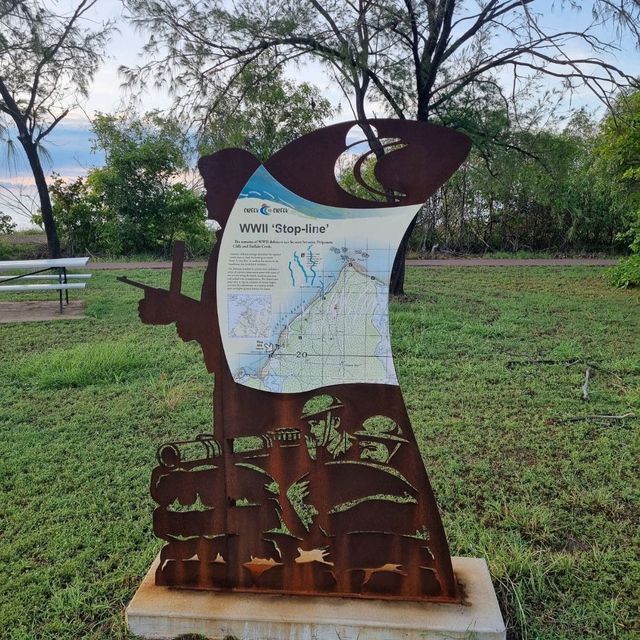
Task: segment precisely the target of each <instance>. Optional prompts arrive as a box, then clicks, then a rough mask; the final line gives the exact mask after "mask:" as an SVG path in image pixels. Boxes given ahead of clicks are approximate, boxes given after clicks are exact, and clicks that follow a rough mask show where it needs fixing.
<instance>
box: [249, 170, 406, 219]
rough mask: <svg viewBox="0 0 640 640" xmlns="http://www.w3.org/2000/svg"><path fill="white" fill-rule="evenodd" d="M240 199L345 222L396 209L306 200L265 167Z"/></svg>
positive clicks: (379, 216) (256, 173) (255, 174)
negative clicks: (327, 203)
mask: <svg viewBox="0 0 640 640" xmlns="http://www.w3.org/2000/svg"><path fill="white" fill-rule="evenodd" d="M239 198H257V199H261V200H270V201H271V202H274V203H277V204H279V205H283V206H285V207H289V208H291V209H295V210H296V211H298V212H299V213H301V214H302V215H305V216H308V217H310V218H324V219H330V220H344V219H347V218H381V217H382V216H388V215H390V214H393V212H394V210H395V207H389V208H377V209H376V208H372V209H349V208H343V207H329V206H327V205H324V204H318V203H317V202H312V201H311V200H306V199H305V198H302V197H301V196H299V195H297V194H296V193H294V192H293V191H290V190H289V189H287V188H286V187H284V186H282V185H281V184H280V183H279V182H278V181H277V180H276V179H275V178H274V177H273V176H272V175H271V174H270V173H269V172H268V171H267V170H266V169H265V167H263V166H260V167H258V168H257V169H256V171H255V173H254V174H253V175H252V176H251V178H249V181H248V182H247V184H246V185H245V186H244V187H243V188H242V191H241V192H240V196H239Z"/></svg>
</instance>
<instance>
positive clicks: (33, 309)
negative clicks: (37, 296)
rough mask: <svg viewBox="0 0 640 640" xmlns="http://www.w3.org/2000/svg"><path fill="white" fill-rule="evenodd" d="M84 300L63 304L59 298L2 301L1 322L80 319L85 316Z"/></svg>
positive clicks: (0, 308) (0, 309) (0, 304)
mask: <svg viewBox="0 0 640 640" xmlns="http://www.w3.org/2000/svg"><path fill="white" fill-rule="evenodd" d="M84 308H85V303H84V300H70V301H69V304H63V305H62V313H60V303H59V302H58V301H57V300H46V301H40V300H38V301H34V300H23V301H21V302H0V324H9V323H12V322H16V323H19V322H42V321H49V320H80V319H81V318H84V317H85V315H84Z"/></svg>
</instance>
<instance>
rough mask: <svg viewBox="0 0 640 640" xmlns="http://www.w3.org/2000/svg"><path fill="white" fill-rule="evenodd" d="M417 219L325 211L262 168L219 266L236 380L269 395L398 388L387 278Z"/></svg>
mask: <svg viewBox="0 0 640 640" xmlns="http://www.w3.org/2000/svg"><path fill="white" fill-rule="evenodd" d="M415 211H416V207H397V208H393V209H357V210H342V209H337V208H334V207H326V206H323V205H319V204H316V203H312V202H308V201H305V200H302V199H301V198H299V197H298V196H296V195H295V194H292V193H291V192H288V191H287V190H286V189H284V188H283V187H282V186H281V185H279V184H278V183H277V182H276V181H275V180H274V179H273V178H272V177H271V176H270V175H269V174H268V173H267V172H266V170H265V169H264V168H260V169H259V170H258V172H256V174H254V176H253V178H252V179H251V180H250V181H249V183H248V184H247V186H246V187H245V189H243V192H242V194H241V196H240V198H239V200H238V201H237V203H236V205H235V206H234V208H233V210H232V213H231V216H230V218H229V221H228V222H227V225H226V227H225V230H224V234H223V237H222V241H221V248H220V258H219V261H218V313H219V319H220V328H221V332H222V337H223V347H224V351H225V356H226V358H227V362H228V364H229V367H230V369H231V372H232V374H233V377H234V380H235V381H236V382H237V383H239V384H243V385H246V386H249V387H253V388H256V389H262V390H264V391H270V392H274V393H296V392H302V391H308V390H312V389H317V388H320V387H324V386H328V385H333V384H345V383H357V382H370V383H378V384H391V385H397V384H398V381H397V377H396V373H395V368H394V365H393V359H392V357H391V346H390V339H389V322H388V311H387V307H388V288H389V276H390V272H391V267H392V264H393V259H394V257H395V253H396V250H397V246H398V244H399V243H400V241H401V238H402V235H403V233H404V230H405V228H406V226H407V225H408V224H409V222H410V221H411V219H412V218H413V216H414V215H415ZM383 216H384V217H383Z"/></svg>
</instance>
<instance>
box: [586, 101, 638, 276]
mask: <svg viewBox="0 0 640 640" xmlns="http://www.w3.org/2000/svg"><path fill="white" fill-rule="evenodd" d="M596 152H597V156H598V164H599V165H600V166H601V167H602V171H603V173H605V174H606V175H607V182H608V184H609V187H610V189H611V190H612V192H614V193H616V194H617V196H618V197H617V201H616V202H617V205H618V207H619V208H620V209H622V211H623V212H624V215H625V217H626V219H627V228H626V230H625V232H624V233H622V234H620V237H621V238H622V239H623V240H624V241H626V242H628V243H629V248H630V249H631V251H632V253H633V256H632V257H631V258H629V259H627V260H622V261H621V262H620V264H619V265H617V266H616V267H614V268H613V269H612V270H611V272H610V273H609V281H610V282H611V283H612V284H614V285H615V286H618V287H625V288H626V287H632V286H639V285H640V91H635V92H634V93H630V94H629V93H624V94H622V95H621V96H620V97H619V98H618V100H617V102H616V104H615V107H614V110H613V112H612V113H611V114H609V115H608V116H607V117H606V118H605V121H604V123H603V127H602V132H601V135H600V138H599V144H598V146H597V148H596Z"/></svg>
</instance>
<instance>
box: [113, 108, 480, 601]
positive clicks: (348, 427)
mask: <svg viewBox="0 0 640 640" xmlns="http://www.w3.org/2000/svg"><path fill="white" fill-rule="evenodd" d="M354 124H356V123H354V122H347V123H341V124H338V125H334V126H331V127H327V128H325V129H322V130H319V131H316V132H314V133H311V134H309V135H306V136H303V137H302V138H299V139H298V140H296V141H294V142H292V143H291V144H289V145H287V146H286V147H285V148H284V149H282V150H281V151H279V152H278V153H276V154H275V155H274V156H273V157H272V158H270V159H269V160H268V161H267V162H266V163H265V167H266V169H267V170H268V171H269V172H270V173H271V175H272V176H273V177H274V178H276V179H277V180H278V181H279V182H280V183H281V184H283V185H285V186H286V187H287V188H289V189H290V190H291V191H293V192H295V193H296V194H298V195H300V196H302V197H304V198H306V199H308V200H311V201H314V202H318V203H321V204H326V205H331V206H337V207H351V208H368V207H387V206H388V207H391V206H399V205H409V204H418V203H422V202H425V201H426V200H427V199H428V198H429V196H431V195H432V194H433V193H434V192H435V191H436V189H437V188H438V187H440V186H441V185H442V184H443V183H444V182H446V180H447V179H448V178H449V177H450V176H451V174H452V173H453V172H454V171H455V170H456V169H457V168H458V166H459V165H460V164H461V163H462V162H463V160H464V158H465V157H466V155H467V153H468V151H469V146H470V143H469V140H468V139H467V138H466V137H465V136H463V135H462V134H460V133H457V132H455V131H451V130H448V129H445V128H442V127H436V126H432V125H428V124H425V123H418V122H410V121H399V120H372V121H370V124H371V125H373V126H374V127H375V129H376V131H377V134H378V136H379V138H381V139H382V138H394V139H400V140H401V141H402V142H403V143H405V145H406V146H405V147H404V148H402V149H401V150H399V151H394V152H393V153H392V154H389V155H385V156H384V157H383V158H382V159H381V160H379V161H378V163H377V165H376V170H375V175H376V178H377V179H378V181H379V182H380V184H382V185H383V187H384V188H385V189H387V190H391V191H389V192H388V193H391V192H393V193H394V194H395V196H394V197H393V198H390V201H388V202H379V201H370V200H365V199H360V198H357V197H356V196H353V195H350V194H349V193H347V192H346V191H344V190H343V189H342V187H341V186H340V185H339V184H338V182H337V181H336V178H335V173H334V167H335V163H336V160H337V158H338V157H339V156H340V155H341V154H342V153H343V152H344V151H345V149H346V148H347V144H346V142H345V139H346V134H347V132H348V131H349V130H350V129H351V128H352V127H353V125H354ZM363 161H364V158H363V159H361V162H359V163H358V164H357V167H356V172H357V168H358V167H362V163H363ZM259 166H260V163H259V161H258V160H257V159H256V158H254V157H253V156H252V155H251V154H249V153H248V152H246V151H242V150H239V149H228V150H224V151H221V152H219V153H216V154H214V155H212V156H208V157H205V158H202V159H201V160H200V163H199V167H200V171H201V173H202V175H203V177H204V182H205V187H206V190H207V207H208V211H209V217H210V218H212V219H216V220H217V221H218V222H219V223H220V224H221V226H222V230H221V231H220V232H219V234H218V242H217V243H216V244H215V246H214V249H213V251H212V254H211V257H210V259H209V264H208V268H207V270H206V273H205V276H204V281H203V286H202V292H201V296H200V300H199V301H198V300H195V299H193V298H189V297H187V296H185V295H183V294H182V293H181V292H180V286H181V274H182V259H183V247H182V246H181V244H180V243H177V249H176V253H175V255H174V268H173V271H172V276H171V286H170V289H169V290H164V289H158V288H154V287H148V286H146V285H141V284H139V283H133V282H132V281H130V280H128V279H126V278H123V280H124V281H126V282H128V283H130V284H134V285H135V286H139V287H141V288H143V289H144V291H145V296H144V298H143V300H141V302H140V305H139V311H140V318H141V319H142V321H143V322H145V323H147V324H169V323H173V322H175V323H176V327H177V331H178V334H179V336H180V337H181V338H182V339H183V340H185V341H187V340H196V341H197V342H198V343H199V344H200V345H201V347H202V351H203V355H204V359H205V363H206V366H207V368H208V370H209V371H210V372H212V373H214V375H215V391H214V403H213V408H214V431H213V434H201V435H198V436H196V437H195V438H194V439H193V440H191V441H187V442H173V443H167V444H165V445H162V446H161V447H160V449H159V450H158V466H157V467H156V468H155V469H154V470H153V474H152V480H151V495H152V497H153V499H154V500H155V501H156V502H157V504H158V507H157V508H156V510H155V512H154V515H153V523H154V531H155V533H156V535H157V536H158V537H160V538H162V539H163V540H165V541H166V546H165V547H164V548H163V550H162V553H161V560H162V562H161V564H160V567H159V569H158V572H157V575H156V581H157V583H158V584H163V585H170V586H173V587H183V588H194V589H212V590H216V589H217V590H222V589H235V590H243V591H265V592H278V593H293V594H324V595H336V596H350V597H364V598H387V599H392V598H400V599H419V600H420V599H424V600H431V601H444V602H447V601H452V602H453V601H459V599H460V594H459V591H458V587H457V585H456V580H455V576H454V574H453V571H452V567H451V558H450V554H449V549H448V545H447V541H446V537H445V534H444V530H443V528H442V523H441V520H440V516H439V513H438V509H437V506H436V502H435V498H434V495H433V491H432V489H431V486H430V483H429V480H428V478H427V474H426V472H425V469H424V466H423V462H422V459H421V456H420V451H419V449H418V446H417V443H416V440H415V437H414V434H413V431H412V429H411V425H410V422H409V418H408V415H407V411H406V408H405V405H404V401H403V398H402V394H401V391H400V388H399V387H396V386H390V385H379V384H340V385H335V386H329V387H325V388H323V389H321V390H315V391H312V392H304V393H298V394H275V393H269V392H264V391H259V390H255V389H251V388H249V387H246V386H242V385H239V384H236V383H235V382H234V380H233V378H232V376H231V372H230V371H229V368H228V366H227V363H226V359H225V357H224V353H223V351H222V346H221V339H220V331H219V324H218V317H217V312H216V277H215V276H216V265H217V260H218V251H219V247H220V244H221V237H222V234H224V227H225V223H226V221H227V219H228V217H229V214H230V211H231V209H232V207H233V205H234V203H235V201H236V198H237V196H238V194H239V192H240V189H241V188H242V187H243V186H244V184H245V183H246V182H247V180H248V178H249V177H250V176H251V174H252V173H253V172H254V171H255V170H256V169H257V168H258V167H259ZM357 177H358V176H357ZM314 398H316V400H315V401H314V400H313V399H314ZM310 401H311V404H313V403H314V402H316V403H319V405H322V401H324V405H322V406H323V408H321V409H320V410H317V411H315V412H313V411H311V410H310V409H309V406H310V404H309V403H310ZM376 416H377V417H378V418H377V419H378V420H383V421H384V420H386V422H384V424H385V425H386V426H385V427H384V428H383V429H382V430H380V429H378V430H376V429H371V428H368V426H367V425H370V424H372V423H371V419H372V418H374V417H376ZM323 429H325V431H322V430H323ZM214 436H215V439H214Z"/></svg>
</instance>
